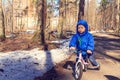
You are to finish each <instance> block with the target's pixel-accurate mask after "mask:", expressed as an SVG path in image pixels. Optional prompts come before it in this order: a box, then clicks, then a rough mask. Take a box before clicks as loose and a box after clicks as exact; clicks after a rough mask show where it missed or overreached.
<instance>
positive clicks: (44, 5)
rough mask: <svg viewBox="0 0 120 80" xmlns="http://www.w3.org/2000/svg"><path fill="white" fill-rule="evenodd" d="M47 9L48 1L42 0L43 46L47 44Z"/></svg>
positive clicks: (41, 26)
mask: <svg viewBox="0 0 120 80" xmlns="http://www.w3.org/2000/svg"><path fill="white" fill-rule="evenodd" d="M46 8H47V3H46V0H42V8H41V25H40V29H41V33H40V36H41V42H42V44H45V27H46V16H47V13H46V10H47V9H46Z"/></svg>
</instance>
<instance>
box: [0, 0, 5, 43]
mask: <svg viewBox="0 0 120 80" xmlns="http://www.w3.org/2000/svg"><path fill="white" fill-rule="evenodd" d="M4 40H5V26H4V15H3V10H2V0H0V41H4Z"/></svg>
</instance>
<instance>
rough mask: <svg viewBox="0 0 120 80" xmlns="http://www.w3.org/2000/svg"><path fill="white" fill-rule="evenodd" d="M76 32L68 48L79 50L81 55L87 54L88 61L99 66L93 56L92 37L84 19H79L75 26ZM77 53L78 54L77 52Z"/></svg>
mask: <svg viewBox="0 0 120 80" xmlns="http://www.w3.org/2000/svg"><path fill="white" fill-rule="evenodd" d="M76 28H77V29H76V34H74V35H73V37H72V39H71V41H70V43H69V48H70V50H77V51H79V50H81V51H82V56H83V57H84V56H85V55H88V57H89V60H90V62H91V63H92V65H93V66H95V67H96V68H99V67H100V66H99V64H98V63H97V62H96V60H95V59H94V56H93V51H94V38H93V36H92V34H91V33H89V32H88V24H87V22H86V21H85V20H79V21H78V23H77V26H76ZM77 55H79V54H77Z"/></svg>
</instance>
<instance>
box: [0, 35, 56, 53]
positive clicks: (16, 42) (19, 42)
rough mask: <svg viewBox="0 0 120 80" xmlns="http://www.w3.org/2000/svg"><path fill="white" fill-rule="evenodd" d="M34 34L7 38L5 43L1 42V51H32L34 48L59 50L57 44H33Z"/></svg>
mask: <svg viewBox="0 0 120 80" xmlns="http://www.w3.org/2000/svg"><path fill="white" fill-rule="evenodd" d="M31 39H32V34H16V37H14V38H6V40H5V41H3V42H0V51H1V52H9V51H15V50H30V49H33V48H39V49H40V50H44V49H46V47H47V48H48V50H51V49H54V48H57V47H58V46H57V45H56V44H51V43H47V44H46V45H42V44H39V42H33V41H32V40H31ZM47 41H48V40H47Z"/></svg>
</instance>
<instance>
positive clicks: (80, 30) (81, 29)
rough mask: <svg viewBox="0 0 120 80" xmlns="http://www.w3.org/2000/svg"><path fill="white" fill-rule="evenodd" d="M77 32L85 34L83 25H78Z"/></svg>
mask: <svg viewBox="0 0 120 80" xmlns="http://www.w3.org/2000/svg"><path fill="white" fill-rule="evenodd" d="M78 32H79V33H83V32H85V27H84V26H83V25H79V26H78Z"/></svg>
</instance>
